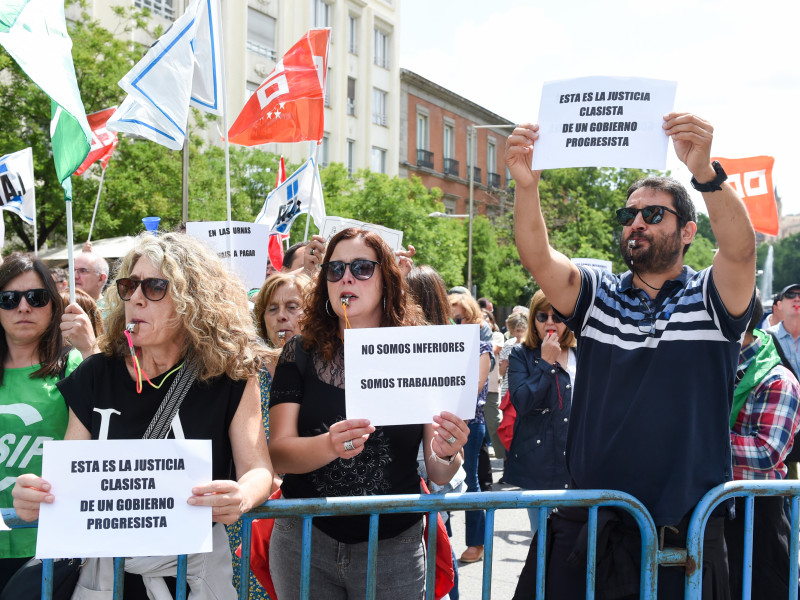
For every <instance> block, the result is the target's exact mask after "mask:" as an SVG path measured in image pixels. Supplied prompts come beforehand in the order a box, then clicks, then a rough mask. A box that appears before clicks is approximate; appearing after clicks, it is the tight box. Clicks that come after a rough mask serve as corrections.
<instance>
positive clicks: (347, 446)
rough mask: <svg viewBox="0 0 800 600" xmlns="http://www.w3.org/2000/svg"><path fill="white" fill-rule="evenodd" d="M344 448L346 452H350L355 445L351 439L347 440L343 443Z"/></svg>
mask: <svg viewBox="0 0 800 600" xmlns="http://www.w3.org/2000/svg"><path fill="white" fill-rule="evenodd" d="M344 449H345V450H347V451H348V452H350V451H351V450H355V449H356V447H355V446H353V440H347V441H346V442H345V443H344Z"/></svg>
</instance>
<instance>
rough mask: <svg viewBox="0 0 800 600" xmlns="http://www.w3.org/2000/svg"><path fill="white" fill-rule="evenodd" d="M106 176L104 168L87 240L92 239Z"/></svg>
mask: <svg viewBox="0 0 800 600" xmlns="http://www.w3.org/2000/svg"><path fill="white" fill-rule="evenodd" d="M105 177H106V170H105V168H104V169H103V172H102V173H101V174H100V186H99V187H98V188H97V198H95V201H94V210H93V211H92V224H91V225H89V237H87V238H86V241H87V242H91V241H92V230H93V229H94V218H95V216H97V207H98V205H99V204H100V192H102V191H103V179H105Z"/></svg>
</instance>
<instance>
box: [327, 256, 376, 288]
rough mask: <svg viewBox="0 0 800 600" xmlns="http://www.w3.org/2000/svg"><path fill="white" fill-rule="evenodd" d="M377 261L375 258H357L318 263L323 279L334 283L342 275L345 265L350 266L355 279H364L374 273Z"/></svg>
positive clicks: (345, 268)
mask: <svg viewBox="0 0 800 600" xmlns="http://www.w3.org/2000/svg"><path fill="white" fill-rule="evenodd" d="M377 265H378V262H377V261H375V260H367V259H366V258H359V259H356V260H354V261H353V262H349V263H346V262H343V261H341V260H332V261H330V262H326V263H323V264H321V265H320V267H321V268H322V272H323V273H324V274H325V279H327V280H328V281H330V282H331V283H334V282H336V281H339V280H340V279H341V278H342V277H344V274H345V271H346V270H347V267H350V273H352V275H353V277H355V278H356V279H360V280H361V281H366V280H367V279H369V278H370V277H372V275H373V274H374V273H375V267H376V266H377Z"/></svg>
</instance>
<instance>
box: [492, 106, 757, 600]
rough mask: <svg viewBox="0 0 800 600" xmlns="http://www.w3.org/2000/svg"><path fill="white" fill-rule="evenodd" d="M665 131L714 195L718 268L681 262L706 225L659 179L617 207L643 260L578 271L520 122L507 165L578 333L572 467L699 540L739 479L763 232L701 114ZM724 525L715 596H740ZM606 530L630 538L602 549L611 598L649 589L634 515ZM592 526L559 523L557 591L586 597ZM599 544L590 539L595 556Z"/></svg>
mask: <svg viewBox="0 0 800 600" xmlns="http://www.w3.org/2000/svg"><path fill="white" fill-rule="evenodd" d="M663 129H664V132H665V134H666V135H668V136H669V137H670V138H671V139H672V141H673V145H674V148H675V152H676V154H677V156H678V158H679V159H680V160H681V161H682V162H683V163H684V164H685V165H686V166H687V168H688V169H689V171H690V172H691V173H692V175H693V178H692V185H693V187H695V189H697V190H699V191H701V192H702V194H703V200H704V201H705V203H706V207H707V209H708V215H709V219H710V221H711V227H712V229H713V231H714V235H715V236H716V238H717V241H718V242H719V251H718V252H717V254H716V256H715V257H714V262H713V265H712V266H711V267H709V268H708V269H704V270H702V271H700V272H699V273H697V272H695V271H693V270H692V269H691V268H689V267H687V266H684V265H683V254H684V252H685V251H686V249H687V248H688V246H689V245H690V244H691V242H692V240H693V239H694V236H695V233H696V231H697V226H696V224H695V223H694V209H693V207H692V203H691V200H690V198H689V196H688V193H687V192H686V190H685V189H684V188H683V186H681V185H680V184H679V183H678V182H677V181H674V180H672V179H668V178H649V179H646V180H644V181H640V182H637V183H635V184H634V185H632V186H631V188H630V190H628V198H627V202H626V205H625V206H624V207H623V208H622V209H620V210H619V211H617V217H618V219H619V221H620V223H621V224H622V225H623V228H622V233H621V235H620V252H621V254H622V257H623V259H624V260H625V263H626V264H627V265H628V267H629V269H630V270H629V271H628V272H627V273H624V274H622V275H613V274H610V273H607V272H604V271H600V270H596V269H592V268H587V267H582V266H577V265H575V264H573V263H572V262H570V260H569V259H568V258H567V257H566V256H564V255H563V254H561V253H560V252H557V251H556V250H555V249H553V248H552V247H551V246H550V245H549V243H548V237H547V227H546V224H545V220H544V217H543V215H542V211H541V205H540V200H539V190H538V184H539V179H540V176H541V172H536V171H532V170H531V167H530V165H531V158H532V155H533V152H534V151H535V144H536V140H537V139H538V137H539V128H538V126H536V125H522V126H519V127H517V128H516V129H515V130H514V132H513V133H512V135H511V136H510V137H509V138H508V142H507V144H506V164H507V166H508V168H509V170H510V172H511V175H512V177H513V179H514V180H515V181H516V205H515V210H514V213H515V214H514V216H515V226H516V240H517V247H518V250H519V254H520V258H521V259H522V263H523V264H524V265H525V267H526V268H528V269H529V270H530V271H531V273H532V274H533V276H534V278H535V279H536V281H537V283H538V284H539V286H540V287H541V288H542V290H543V291H544V293H545V294H546V295H547V298H548V299H549V300H550V301H551V303H552V305H553V308H554V310H555V311H556V312H557V313H558V314H560V315H562V316H563V317H564V318H565V321H566V323H567V326H568V327H569V328H570V329H572V330H573V332H574V333H575V335H576V337H577V338H579V341H578V360H577V363H578V365H579V368H578V371H577V377H576V382H575V386H574V390H573V396H572V398H573V404H572V414H571V422H570V424H569V431H568V436H567V468H568V470H569V473H570V476H571V477H572V479H573V481H574V483H575V484H576V487H577V488H582V489H594V488H600V489H616V490H621V491H624V492H627V493H630V494H632V495H633V496H635V497H636V498H638V499H639V500H641V501H642V502H643V503H644V505H645V507H646V508H647V509H648V511H649V512H650V514H651V515H652V517H653V519H654V521H655V524H656V526H658V527H659V528H660V529H661V531H662V532H664V534H665V538H664V539H665V545H666V546H682V547H685V538H686V526H687V524H688V520H689V517H690V515H691V513H692V510H693V509H694V506H695V505H696V503H697V502H698V501H699V500H700V498H702V496H703V495H704V494H705V493H706V492H707V491H708V490H710V489H711V488H713V487H714V486H716V485H718V484H720V483H723V482H725V481H728V480H730V479H731V449H730V439H729V429H728V417H729V412H730V407H731V401H732V397H733V384H734V376H735V373H736V364H737V358H738V353H739V348H740V346H741V341H742V337H743V335H744V332H745V328H746V326H747V323H748V321H749V319H750V313H751V311H752V303H753V295H754V289H755V257H756V254H755V233H754V231H753V227H752V225H751V223H750V220H749V217H748V215H747V210H746V208H745V206H744V203H743V202H742V200H741V199H740V198H739V196H738V195H737V194H736V192H735V190H734V189H733V188H732V187H731V186H730V185H728V184H727V183H725V178H726V176H725V174H724V171H723V170H722V167H721V166H720V165H719V163H716V162H715V163H713V164H712V162H711V141H712V137H713V135H712V134H713V128H712V127H711V125H710V124H709V123H707V122H706V121H704V120H702V119H700V118H698V117H696V116H694V115H691V114H687V113H670V114H668V115H666V116H665V117H664V123H663ZM720 512H721V511H720ZM623 521H624V519H623ZM722 522H723V516H722V514H719V515H717V514H715V515H714V516H712V518H711V519H710V520H709V523H708V526H707V527H706V538H705V550H704V554H703V557H704V565H703V579H704V581H703V586H704V589H706V590H709V594H710V595H709V596H707V597H719V598H727V595H728V594H727V592H728V584H727V564H726V560H725V545H724V535H723V525H722ZM615 523H616V525H614V524H615ZM607 526H609V527H615V526H616V528H617V529H618V531H619V532H620V538H619V539H620V540H621V542H610V543H609V546H608V547H604V548H598V562H597V569H598V571H597V578H596V584H597V588H598V593H601V592H600V590H603V589H608V587H609V585H610V581H611V578H612V576H616V577H617V579H615V580H614V582H613V585H615V586H616V591H617V592H618V593H619V592H620V590H622V592H621V595H626V594H627V595H630V596H631V597H638V590H639V574H638V565H639V556H638V554H637V552H636V551H632V550H631V548H632V547H635V546H636V545H637V544H639V534H638V529H636V528H634V529H633V530H631V531H630V532H628V533H626V531H627V527H626V526H627V523H624V522H622V521H620V519H619V518H616V517H613V518H611V519H609V521H608V525H607ZM584 527H585V515H584V514H581V512H580V511H564V510H562V511H560V512H559V513H557V514H556V516H554V517H553V519H552V527H551V528H550V529H551V531H552V543H553V546H552V550H551V551H550V561H549V565H548V573H547V578H546V581H547V589H548V590H549V591H550V594H552V595H550V596H548V597H558V598H583V597H585V589H584V585H585V584H584V580H585V576H584V571H585V560H584V561H583V564H576V563H575V562H572V563H570V564H568V563H567V557H568V556H569V555H570V554H571V553H572V551H573V546H574V545H575V544H574V542H575V540H576V539H577V537H578V536H579V534H580V532H581V530H582V529H583V528H584ZM598 539H603V538H601V533H598ZM610 539H616V538H615V537H614V536H612V537H611V538H610ZM626 549H627V550H629V551H630V554H631V567H632V569H631V572H630V573H629V577H622V575H621V573H620V571H621V569H620V567H619V565H616V566H615V567H613V568H612V569H609V570H608V571H607V570H605V569H604V567H603V565H604V564H605V563H606V561H604V558H605V557H606V556H607V555H609V554H610V553H612V552H617V551H619V550H623V551H624V550H626ZM578 550H579V553H580V551H581V549H578ZM585 551H586V550H585V543H584V547H583V548H582V552H583V553H584V554H583V556H584V557H585ZM623 553H624V552H623ZM580 562H581V561H580V560H578V561H577V563H580ZM613 570H616V571H617V572H616V573H613V572H610V571H613ZM684 576H685V570H684V569H682V568H676V567H669V568H661V569H659V576H658V577H659V580H658V590H659V598H678V597H682V594H683V584H684ZM712 589H713V595H711V590H712ZM517 597H521V596H519V588H518V596H517ZM618 597H621V596H618ZM704 597H706V596H704Z"/></svg>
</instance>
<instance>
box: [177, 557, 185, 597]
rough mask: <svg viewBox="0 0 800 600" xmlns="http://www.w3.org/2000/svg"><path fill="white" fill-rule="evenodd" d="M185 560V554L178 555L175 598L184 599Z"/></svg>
mask: <svg viewBox="0 0 800 600" xmlns="http://www.w3.org/2000/svg"><path fill="white" fill-rule="evenodd" d="M187 562H188V561H187V559H186V555H185V554H181V555H180V556H178V582H177V588H176V589H175V600H186V575H187V573H188V569H187Z"/></svg>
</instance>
